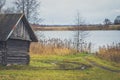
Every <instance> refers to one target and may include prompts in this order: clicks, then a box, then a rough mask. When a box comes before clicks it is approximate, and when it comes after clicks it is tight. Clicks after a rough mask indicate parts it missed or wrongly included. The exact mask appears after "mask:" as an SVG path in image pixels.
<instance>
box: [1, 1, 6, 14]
mask: <svg viewBox="0 0 120 80" xmlns="http://www.w3.org/2000/svg"><path fill="white" fill-rule="evenodd" d="M5 2H6V0H0V13H1V10H2V8H3V6H4V5H5Z"/></svg>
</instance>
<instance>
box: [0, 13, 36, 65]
mask: <svg viewBox="0 0 120 80" xmlns="http://www.w3.org/2000/svg"><path fill="white" fill-rule="evenodd" d="M37 41H38V40H37V38H36V36H35V34H34V32H33V30H32V28H31V27H30V25H29V23H28V21H27V19H26V18H25V16H24V14H0V65H7V64H29V62H30V56H29V47H30V43H31V42H37Z"/></svg>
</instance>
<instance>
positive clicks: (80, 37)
mask: <svg viewBox="0 0 120 80" xmlns="http://www.w3.org/2000/svg"><path fill="white" fill-rule="evenodd" d="M75 23H76V29H77V30H76V31H75V35H74V41H75V48H76V50H77V52H83V45H84V44H85V38H86V37H87V36H88V32H86V31H84V28H83V25H84V20H83V18H82V17H81V16H80V13H79V12H77V14H76V17H75Z"/></svg>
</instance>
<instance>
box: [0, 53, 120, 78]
mask: <svg viewBox="0 0 120 80" xmlns="http://www.w3.org/2000/svg"><path fill="white" fill-rule="evenodd" d="M84 57H88V56H87V54H76V55H65V56H55V55H49V56H43V55H42V56H40V55H32V56H31V62H30V65H29V66H27V65H19V66H18V65H14V66H6V67H3V66H0V80H120V73H115V72H110V71H107V70H103V69H101V68H98V67H95V66H92V65H91V64H90V63H89V62H87V61H86V60H85V59H84ZM89 57H91V58H92V59H94V60H95V58H94V57H92V56H89ZM96 60H97V59H96ZM97 61H98V60H97ZM98 62H100V60H99V61H98ZM108 63H109V62H106V65H108V66H109V65H110V64H108ZM82 66H85V67H86V68H85V69H81V68H82ZM110 66H112V65H110ZM112 67H116V68H117V66H114V65H113V66H112Z"/></svg>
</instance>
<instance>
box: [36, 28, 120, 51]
mask: <svg viewBox="0 0 120 80" xmlns="http://www.w3.org/2000/svg"><path fill="white" fill-rule="evenodd" d="M86 32H88V33H89V34H88V36H87V37H86V38H85V41H86V42H91V43H92V50H93V51H96V50H98V48H99V46H103V45H107V44H112V43H113V42H114V43H120V31H117V30H111V31H99V30H98V31H86ZM35 33H36V35H37V37H38V39H51V38H59V39H61V40H64V39H67V40H72V41H73V40H74V35H75V31H36V32H35ZM40 34H43V35H44V37H41V35H40Z"/></svg>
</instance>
